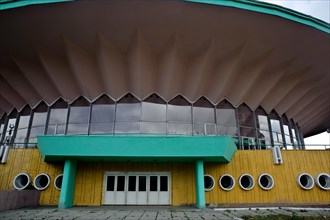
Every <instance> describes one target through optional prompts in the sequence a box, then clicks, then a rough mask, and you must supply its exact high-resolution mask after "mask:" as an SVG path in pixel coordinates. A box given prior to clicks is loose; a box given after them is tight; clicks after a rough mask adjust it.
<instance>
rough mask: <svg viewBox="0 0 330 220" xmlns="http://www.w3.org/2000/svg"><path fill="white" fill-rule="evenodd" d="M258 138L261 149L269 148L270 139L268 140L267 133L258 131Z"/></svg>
mask: <svg viewBox="0 0 330 220" xmlns="http://www.w3.org/2000/svg"><path fill="white" fill-rule="evenodd" d="M258 138H259V143H260V148H261V149H267V148H270V147H271V139H270V132H269V131H266V130H259V129H258Z"/></svg>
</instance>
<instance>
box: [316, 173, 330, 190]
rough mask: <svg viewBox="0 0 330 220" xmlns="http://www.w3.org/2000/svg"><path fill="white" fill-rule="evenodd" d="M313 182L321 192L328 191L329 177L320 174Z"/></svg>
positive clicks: (329, 188)
mask: <svg viewBox="0 0 330 220" xmlns="http://www.w3.org/2000/svg"><path fill="white" fill-rule="evenodd" d="M315 182H316V185H317V186H318V187H320V188H321V189H323V190H330V176H329V175H328V174H326V173H320V174H318V175H317V176H316V177H315Z"/></svg>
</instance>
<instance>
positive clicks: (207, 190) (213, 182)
mask: <svg viewBox="0 0 330 220" xmlns="http://www.w3.org/2000/svg"><path fill="white" fill-rule="evenodd" d="M205 177H209V178H211V180H212V186H211V187H210V188H206V187H205ZM203 181H204V190H205V192H209V191H211V190H212V189H213V188H214V186H215V181H214V178H213V176H211V175H208V174H207V175H204V179H203Z"/></svg>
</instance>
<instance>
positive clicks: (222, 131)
mask: <svg viewBox="0 0 330 220" xmlns="http://www.w3.org/2000/svg"><path fill="white" fill-rule="evenodd" d="M217 128H218V135H229V136H237V131H238V129H237V127H230V126H221V125H218V126H217Z"/></svg>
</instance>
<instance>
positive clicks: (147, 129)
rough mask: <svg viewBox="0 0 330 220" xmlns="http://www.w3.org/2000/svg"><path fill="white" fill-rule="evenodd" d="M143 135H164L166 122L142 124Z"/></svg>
mask: <svg viewBox="0 0 330 220" xmlns="http://www.w3.org/2000/svg"><path fill="white" fill-rule="evenodd" d="M141 126H142V127H141V131H142V133H143V134H166V122H142V123H141Z"/></svg>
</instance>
